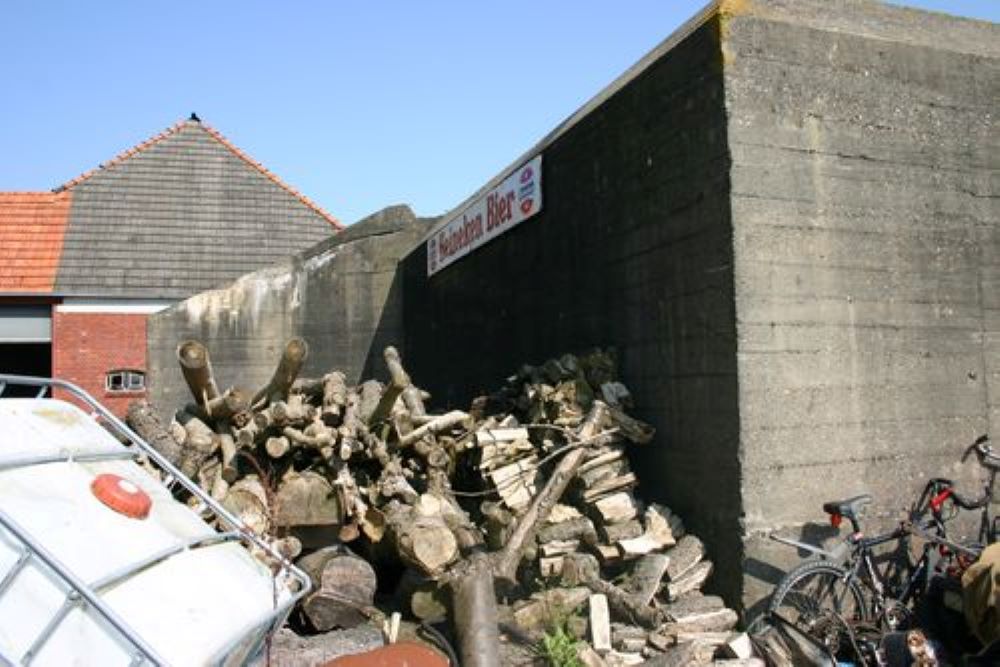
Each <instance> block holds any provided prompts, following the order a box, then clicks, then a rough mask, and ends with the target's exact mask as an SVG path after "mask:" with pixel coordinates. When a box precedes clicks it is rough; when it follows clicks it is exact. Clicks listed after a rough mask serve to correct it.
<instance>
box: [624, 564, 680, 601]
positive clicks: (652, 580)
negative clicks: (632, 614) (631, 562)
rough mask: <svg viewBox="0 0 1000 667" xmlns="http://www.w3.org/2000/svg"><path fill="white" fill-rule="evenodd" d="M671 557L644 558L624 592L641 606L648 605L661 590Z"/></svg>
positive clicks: (633, 571) (637, 565)
mask: <svg viewBox="0 0 1000 667" xmlns="http://www.w3.org/2000/svg"><path fill="white" fill-rule="evenodd" d="M669 565H670V557H669V556H667V555H666V554H649V555H647V556H643V557H642V559H641V560H639V562H638V563H636V565H635V568H634V569H633V570H632V576H631V577H629V580H628V583H627V584H626V585H625V586H624V587H623V588H624V590H625V591H626V592H627V593H628V594H629V595H631V596H632V597H633V598H635V601H636V602H637V603H638V604H640V605H648V604H650V603H651V602H652V601H653V597H654V596H655V595H656V592H657V591H658V590H659V589H660V582H661V581H662V580H663V576H664V575H665V574H666V573H667V566H669Z"/></svg>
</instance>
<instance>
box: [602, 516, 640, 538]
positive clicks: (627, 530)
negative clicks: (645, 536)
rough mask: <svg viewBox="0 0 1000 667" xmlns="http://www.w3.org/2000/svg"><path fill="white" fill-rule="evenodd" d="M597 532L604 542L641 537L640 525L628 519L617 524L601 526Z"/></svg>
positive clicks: (636, 521)
mask: <svg viewBox="0 0 1000 667" xmlns="http://www.w3.org/2000/svg"><path fill="white" fill-rule="evenodd" d="M599 532H600V534H601V538H602V539H603V540H604V541H605V542H617V541H619V540H629V539H632V538H634V537H639V536H640V535H642V524H640V523H639V521H638V520H637V519H629V520H628V521H621V522H619V523H608V524H603V525H601V528H600V531H599Z"/></svg>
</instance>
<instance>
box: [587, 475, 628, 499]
mask: <svg viewBox="0 0 1000 667" xmlns="http://www.w3.org/2000/svg"><path fill="white" fill-rule="evenodd" d="M637 481H638V479H637V478H636V476H635V473H631V472H630V473H625V474H624V475H619V476H618V477H609V478H607V479H602V480H601V481H599V482H596V483H595V484H594V485H593V486H592V487H591V488H589V489H587V490H586V491H584V492H583V496H582V498H583V502H585V503H591V502H594V501H595V500H597V499H598V498H600V497H601V496H605V495H607V494H609V493H612V492H614V491H621V490H623V489H631V488H632V487H633V486H635V485H636V482H637Z"/></svg>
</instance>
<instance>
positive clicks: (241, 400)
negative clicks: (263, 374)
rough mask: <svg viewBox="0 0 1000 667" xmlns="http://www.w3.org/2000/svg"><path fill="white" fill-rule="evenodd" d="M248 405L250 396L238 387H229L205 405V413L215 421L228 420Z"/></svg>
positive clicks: (244, 409)
mask: <svg viewBox="0 0 1000 667" xmlns="http://www.w3.org/2000/svg"><path fill="white" fill-rule="evenodd" d="M249 407H250V397H249V396H247V395H246V392H244V391H243V390H242V389H239V388H238V387H230V388H229V389H227V390H226V391H224V392H223V393H222V394H220V395H218V396H216V397H215V398H212V399H209V400H208V401H207V402H206V403H205V405H204V409H205V414H206V415H208V417H209V418H210V419H213V420H215V421H228V420H230V419H232V418H233V417H234V416H235V415H237V414H239V413H240V412H244V411H246V410H247V409H248V408H249Z"/></svg>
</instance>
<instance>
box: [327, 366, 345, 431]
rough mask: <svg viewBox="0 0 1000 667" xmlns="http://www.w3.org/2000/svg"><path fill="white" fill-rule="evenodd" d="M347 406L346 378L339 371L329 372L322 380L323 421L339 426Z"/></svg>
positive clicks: (329, 424)
mask: <svg viewBox="0 0 1000 667" xmlns="http://www.w3.org/2000/svg"><path fill="white" fill-rule="evenodd" d="M346 406H347V378H346V377H344V374H343V373H341V372H340V371H334V372H332V373H329V374H327V375H326V377H325V378H324V382H323V410H322V415H323V421H324V422H326V424H327V425H328V426H339V425H340V422H341V418H342V416H343V414H344V408H345V407H346Z"/></svg>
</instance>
